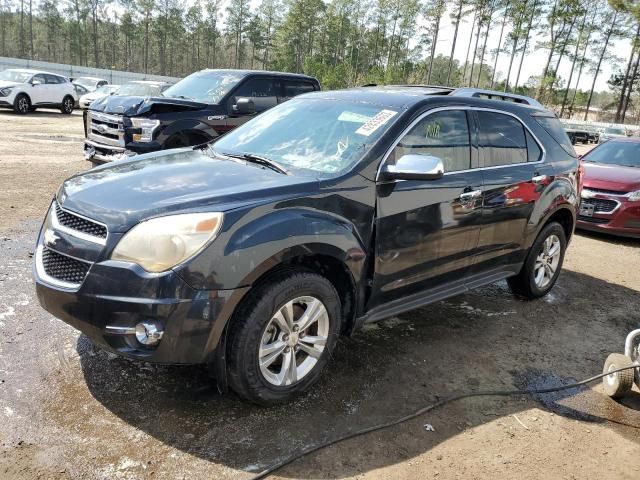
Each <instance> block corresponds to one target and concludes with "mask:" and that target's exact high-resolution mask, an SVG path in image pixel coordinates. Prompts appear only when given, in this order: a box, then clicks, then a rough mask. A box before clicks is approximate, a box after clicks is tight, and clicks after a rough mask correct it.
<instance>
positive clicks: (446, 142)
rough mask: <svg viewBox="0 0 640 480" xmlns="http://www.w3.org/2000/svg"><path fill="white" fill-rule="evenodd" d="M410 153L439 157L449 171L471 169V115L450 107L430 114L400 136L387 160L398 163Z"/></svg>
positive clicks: (446, 170) (445, 169)
mask: <svg viewBox="0 0 640 480" xmlns="http://www.w3.org/2000/svg"><path fill="white" fill-rule="evenodd" d="M407 154H419V155H431V156H434V157H438V158H440V159H441V160H442V163H443V164H444V171H445V172H456V171H460V170H468V169H470V168H471V146H470V137H469V124H468V122H467V114H466V113H465V112H464V111H462V110H446V111H441V112H435V113H432V114H429V115H427V116H426V117H424V118H423V119H422V120H420V121H419V122H418V123H417V124H416V125H415V126H414V127H413V128H412V129H411V130H410V131H409V132H408V133H407V134H406V135H405V136H403V137H402V138H401V139H400V141H399V142H398V144H397V145H396V147H395V148H394V149H393V151H392V152H391V155H390V157H389V159H388V160H387V161H388V162H391V163H395V162H396V161H397V160H398V159H399V158H400V157H401V156H403V155H407Z"/></svg>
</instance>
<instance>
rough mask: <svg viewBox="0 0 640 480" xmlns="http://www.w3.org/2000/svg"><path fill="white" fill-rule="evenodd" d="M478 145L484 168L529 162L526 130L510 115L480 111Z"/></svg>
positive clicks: (478, 113)
mask: <svg viewBox="0 0 640 480" xmlns="http://www.w3.org/2000/svg"><path fill="white" fill-rule="evenodd" d="M477 115H478V127H479V128H478V144H479V147H480V149H481V152H482V155H483V160H484V161H483V165H482V166H483V167H496V166H503V165H515V164H518V163H526V162H527V161H528V151H527V140H526V137H525V130H524V127H523V125H522V123H520V122H519V121H518V120H516V119H515V118H513V117H512V116H510V115H505V114H502V113H495V112H484V111H478V112H477Z"/></svg>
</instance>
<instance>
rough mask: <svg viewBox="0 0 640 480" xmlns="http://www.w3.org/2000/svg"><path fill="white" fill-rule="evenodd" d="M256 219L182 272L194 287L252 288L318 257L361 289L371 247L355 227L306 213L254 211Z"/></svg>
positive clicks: (241, 225) (230, 230)
mask: <svg viewBox="0 0 640 480" xmlns="http://www.w3.org/2000/svg"><path fill="white" fill-rule="evenodd" d="M258 210H259V209H258ZM251 216H252V217H253V218H252V219H250V220H245V221H243V220H242V219H241V220H239V221H238V222H236V223H235V224H234V225H232V226H231V227H229V228H228V229H227V230H226V231H223V232H222V233H221V234H220V236H219V237H218V238H217V239H216V240H215V241H214V243H213V244H212V245H211V246H210V247H209V248H207V249H206V250H205V251H204V252H203V253H202V254H200V255H199V256H198V257H196V258H195V259H194V260H193V261H191V262H190V263H189V264H188V265H187V266H186V267H185V268H184V269H182V270H181V271H180V274H181V275H182V276H183V278H184V279H185V281H186V282H187V283H188V284H189V285H190V286H192V287H193V288H196V289H235V288H241V287H246V286H250V285H252V284H253V283H254V282H255V281H256V280H257V279H258V278H260V277H261V276H262V275H264V274H265V273H266V272H268V271H269V270H270V269H272V268H273V267H275V266H277V265H279V264H281V263H283V262H287V261H289V260H291V259H293V258H296V257H300V256H313V255H325V256H330V257H333V258H334V259H336V260H338V261H340V262H342V263H343V264H344V265H345V266H346V267H347V269H348V270H349V271H350V273H351V275H352V277H353V279H354V281H355V282H356V284H359V282H360V281H361V279H362V275H363V272H364V264H365V261H366V248H364V243H363V242H362V240H361V239H360V237H359V235H358V233H357V231H356V229H355V227H354V226H353V224H351V223H350V222H349V221H347V220H345V219H344V218H341V217H339V216H337V215H333V214H330V213H327V212H319V211H314V210H311V209H305V208H290V209H284V210H275V211H271V212H268V213H263V214H261V213H259V212H255V213H254V215H251Z"/></svg>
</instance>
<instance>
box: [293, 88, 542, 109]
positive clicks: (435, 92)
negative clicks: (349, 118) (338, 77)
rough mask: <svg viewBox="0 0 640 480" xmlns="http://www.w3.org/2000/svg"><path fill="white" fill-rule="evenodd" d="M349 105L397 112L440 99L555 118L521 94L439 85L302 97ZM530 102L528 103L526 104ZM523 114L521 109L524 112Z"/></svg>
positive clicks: (321, 93)
mask: <svg viewBox="0 0 640 480" xmlns="http://www.w3.org/2000/svg"><path fill="white" fill-rule="evenodd" d="M309 96H312V97H314V98H326V99H334V100H342V101H349V102H361V103H370V104H373V105H379V106H385V107H388V108H393V109H396V110H402V109H408V108H410V107H412V106H414V105H417V104H419V103H423V102H425V101H427V100H430V99H431V100H433V99H436V98H437V99H440V100H442V101H444V102H447V103H455V104H457V105H474V106H478V107H487V108H488V107H492V108H499V109H501V110H511V111H514V110H520V109H528V110H529V112H530V113H536V114H544V115H552V113H551V112H550V111H549V110H547V109H545V108H544V107H543V106H542V105H541V104H540V103H538V102H537V101H535V100H534V99H532V98H528V97H523V96H521V95H512V94H505V93H504V92H497V91H492V90H481V89H471V88H451V87H442V86H437V85H365V86H363V87H356V88H350V89H345V90H335V91H325V92H313V93H307V94H304V95H302V97H309ZM525 102H527V103H525ZM520 111H521V110H520Z"/></svg>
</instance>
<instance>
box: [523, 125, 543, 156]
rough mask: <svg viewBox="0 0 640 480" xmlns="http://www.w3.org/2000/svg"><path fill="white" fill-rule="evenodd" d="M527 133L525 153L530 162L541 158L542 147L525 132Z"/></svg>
mask: <svg viewBox="0 0 640 480" xmlns="http://www.w3.org/2000/svg"><path fill="white" fill-rule="evenodd" d="M526 134H527V153H528V158H529V161H530V162H537V161H538V160H540V159H541V158H542V149H541V148H540V145H538V142H536V141H535V140H534V139H533V136H532V135H531V134H530V133H529V132H526Z"/></svg>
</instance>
